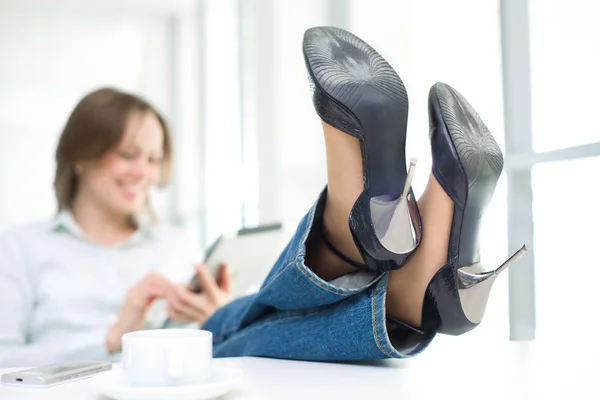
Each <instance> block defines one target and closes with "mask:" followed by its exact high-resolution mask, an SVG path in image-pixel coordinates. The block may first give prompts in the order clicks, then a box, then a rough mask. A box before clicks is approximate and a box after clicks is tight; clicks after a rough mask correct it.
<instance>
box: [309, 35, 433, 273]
mask: <svg viewBox="0 0 600 400" xmlns="http://www.w3.org/2000/svg"><path fill="white" fill-rule="evenodd" d="M303 53H304V60H305V63H306V68H307V70H308V76H309V81H310V85H311V91H312V98H313V104H314V107H315V110H316V112H317V114H318V115H319V117H321V119H322V120H323V121H324V122H326V123H327V124H329V125H331V126H333V127H335V128H337V129H339V130H341V131H343V132H345V133H347V134H349V135H351V136H354V137H356V138H358V139H359V140H360V142H361V150H362V161H363V171H364V177H363V188H364V190H363V192H362V194H361V195H360V196H359V198H358V199H357V200H356V202H355V204H354V206H353V208H352V211H351V213H350V216H349V219H348V220H349V224H350V230H351V232H352V235H353V237H354V242H355V244H356V246H357V247H358V249H359V251H360V253H361V255H362V257H363V258H364V260H365V262H366V265H357V264H356V263H353V264H355V265H357V266H358V267H359V268H364V269H368V270H372V271H389V270H391V269H398V268H400V267H401V266H402V265H403V264H404V262H405V261H406V260H407V259H408V257H409V256H410V255H411V254H412V253H413V252H414V250H415V249H416V248H417V246H418V245H419V243H420V240H421V229H422V228H421V217H420V214H419V210H418V208H417V202H416V200H415V196H414V193H413V191H412V188H411V179H412V175H413V171H414V167H415V165H416V160H414V159H413V160H411V163H410V168H409V170H408V171H407V169H406V158H405V154H404V147H405V142H406V122H407V116H408V98H407V96H406V89H405V87H404V84H403V83H402V80H401V79H400V77H399V76H398V74H396V72H395V71H394V70H393V68H392V67H391V66H390V65H389V64H388V63H387V62H386V61H385V60H384V59H383V57H381V56H380V55H379V54H378V53H377V52H376V51H375V50H374V49H373V48H371V47H370V46H369V45H368V44H367V43H365V42H364V41H362V40H361V39H359V38H358V37H356V36H354V35H353V34H351V33H349V32H347V31H344V30H342V29H338V28H331V27H316V28H311V29H309V30H307V31H306V32H305V34H304V41H303ZM329 245H330V247H332V249H333V250H334V251H335V252H336V253H337V254H338V255H341V256H342V257H343V258H345V259H346V260H347V258H346V257H345V256H343V255H342V254H341V253H340V252H339V251H337V250H336V249H335V248H333V246H332V245H331V244H329Z"/></svg>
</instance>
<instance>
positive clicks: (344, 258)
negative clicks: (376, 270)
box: [321, 230, 367, 270]
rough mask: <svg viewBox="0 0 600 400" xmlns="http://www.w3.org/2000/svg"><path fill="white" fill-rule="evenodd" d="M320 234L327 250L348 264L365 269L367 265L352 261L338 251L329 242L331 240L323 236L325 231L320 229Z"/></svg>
mask: <svg viewBox="0 0 600 400" xmlns="http://www.w3.org/2000/svg"><path fill="white" fill-rule="evenodd" d="M321 236H322V237H323V241H324V242H325V244H326V245H327V247H329V250H331V251H332V252H333V253H334V254H335V255H336V256H338V257H339V258H341V259H342V260H344V261H345V262H347V263H348V264H350V265H352V266H353V267H356V268H358V269H360V270H365V269H367V266H366V265H365V264H361V263H357V262H356V261H354V260H352V259H351V258H349V257H347V256H346V255H345V254H344V253H342V252H341V251H339V250H338V249H337V248H336V247H335V246H334V245H333V244H331V242H330V241H329V240H328V239H327V237H325V233H324V232H323V231H322V230H321Z"/></svg>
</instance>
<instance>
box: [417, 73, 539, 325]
mask: <svg viewBox="0 0 600 400" xmlns="http://www.w3.org/2000/svg"><path fill="white" fill-rule="evenodd" d="M429 125H430V131H429V134H430V140H431V154H432V160H433V166H432V173H433V176H434V177H435V179H436V180H437V181H438V182H439V184H440V185H441V186H442V188H443V189H444V191H445V192H446V193H447V194H448V196H450V198H451V199H452V201H453V202H454V217H453V219H452V228H451V230H450V243H449V246H448V261H447V264H446V265H444V266H443V267H442V268H441V269H440V270H439V271H438V272H437V273H436V274H435V276H434V277H433V279H432V280H431V282H430V283H429V286H428V287H427V291H426V293H425V299H424V305H423V316H422V320H423V328H422V329H424V330H431V329H434V330H435V331H436V332H438V333H445V334H449V335H460V334H463V333H465V332H468V331H470V330H471V329H473V328H475V327H476V326H477V325H478V324H479V323H480V322H481V320H482V318H483V314H484V312H485V307H486V304H487V300H488V297H489V294H490V290H491V288H492V285H493V283H494V281H495V279H496V277H497V276H498V274H500V273H501V272H502V271H504V270H505V269H507V268H508V267H509V266H510V265H511V264H512V263H514V262H515V261H516V260H517V259H518V258H519V257H520V256H522V255H523V254H524V253H525V252H526V251H527V248H526V246H523V247H522V248H521V249H519V250H518V251H517V252H516V253H514V254H513V255H512V256H511V257H510V258H509V259H508V260H507V261H506V262H504V263H503V264H502V265H501V266H500V267H499V268H497V269H496V270H495V271H489V272H483V268H482V267H481V264H480V263H479V261H480V256H479V225H480V222H481V217H482V215H483V213H484V211H485V209H486V208H487V206H488V204H489V202H490V200H491V198H492V195H493V194H494V190H495V188H496V183H497V182H498V178H499V177H500V173H501V172H502V168H503V166H504V158H503V157H502V152H501V150H500V147H498V144H497V143H496V141H495V140H494V137H493V136H492V134H491V133H490V131H489V130H488V128H487V127H486V126H485V124H484V123H483V121H482V120H481V118H480V117H479V115H478V114H477V112H476V111H475V110H474V109H473V107H472V106H471V105H470V104H469V103H468V102H467V100H466V99H465V98H464V97H463V96H462V95H461V94H460V93H459V92H458V91H456V90H455V89H454V88H452V87H450V86H448V85H446V84H443V83H437V84H435V85H434V86H433V87H432V88H431V90H430V92H429Z"/></svg>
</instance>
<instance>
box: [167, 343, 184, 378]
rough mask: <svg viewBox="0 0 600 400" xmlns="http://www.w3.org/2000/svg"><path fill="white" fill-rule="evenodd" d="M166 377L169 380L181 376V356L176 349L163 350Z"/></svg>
mask: <svg viewBox="0 0 600 400" xmlns="http://www.w3.org/2000/svg"><path fill="white" fill-rule="evenodd" d="M165 353H166V354H165V359H166V363H167V365H166V368H167V376H168V377H169V379H180V378H181V377H182V375H183V356H182V354H181V352H180V351H179V349H178V348H175V347H170V348H169V347H167V348H166V349H165Z"/></svg>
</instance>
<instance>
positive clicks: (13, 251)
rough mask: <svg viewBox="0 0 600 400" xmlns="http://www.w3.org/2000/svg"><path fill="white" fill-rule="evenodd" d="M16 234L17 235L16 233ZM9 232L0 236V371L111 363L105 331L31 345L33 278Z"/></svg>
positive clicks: (20, 248)
mask: <svg viewBox="0 0 600 400" xmlns="http://www.w3.org/2000/svg"><path fill="white" fill-rule="evenodd" d="M17 234H18V233H17ZM17 234H15V233H14V232H12V231H9V232H6V233H5V234H3V235H1V236H0V368H7V367H33V366H38V365H46V364H52V363H55V362H59V361H66V360H71V359H78V358H85V359H90V357H91V358H92V359H94V360H96V359H97V360H110V359H112V358H113V357H116V356H118V354H117V355H114V356H109V354H108V350H107V348H106V332H99V331H90V332H87V333H82V334H78V335H76V336H72V337H69V339H68V340H64V337H63V338H62V339H60V338H57V340H56V341H52V342H45V343H30V335H31V332H30V322H31V318H32V314H33V310H34V303H35V293H34V287H35V284H34V283H33V279H34V278H33V276H34V273H35V271H31V270H30V269H29V266H28V265H27V261H26V257H24V253H23V251H24V248H23V246H20V245H19V240H18V236H16V235H17Z"/></svg>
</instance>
